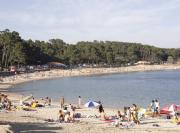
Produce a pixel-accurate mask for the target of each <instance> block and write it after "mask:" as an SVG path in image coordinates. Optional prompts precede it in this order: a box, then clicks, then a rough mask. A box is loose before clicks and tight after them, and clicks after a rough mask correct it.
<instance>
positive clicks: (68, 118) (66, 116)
mask: <svg viewBox="0 0 180 133" xmlns="http://www.w3.org/2000/svg"><path fill="white" fill-rule="evenodd" d="M64 121H65V122H71V117H70V112H67V113H66V114H65V117H64Z"/></svg>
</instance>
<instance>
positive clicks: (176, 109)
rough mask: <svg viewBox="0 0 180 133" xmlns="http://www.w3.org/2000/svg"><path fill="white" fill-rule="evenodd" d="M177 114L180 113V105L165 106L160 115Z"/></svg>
mask: <svg viewBox="0 0 180 133" xmlns="http://www.w3.org/2000/svg"><path fill="white" fill-rule="evenodd" d="M175 112H180V105H176V104H171V105H170V106H165V107H164V108H162V109H161V110H160V114H173V113H175Z"/></svg>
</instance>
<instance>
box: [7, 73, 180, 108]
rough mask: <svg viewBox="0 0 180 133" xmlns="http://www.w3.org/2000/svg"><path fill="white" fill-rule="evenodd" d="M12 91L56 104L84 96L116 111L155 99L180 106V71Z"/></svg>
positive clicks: (70, 80)
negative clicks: (49, 100) (49, 98)
mask: <svg viewBox="0 0 180 133" xmlns="http://www.w3.org/2000/svg"><path fill="white" fill-rule="evenodd" d="M9 91H11V92H16V93H21V94H23V95H28V94H33V95H34V96H35V97H38V98H40V97H46V96H49V97H51V98H52V99H53V100H55V101H59V99H60V97H62V96H64V97H65V101H66V102H68V103H77V102H78V96H81V97H82V101H83V102H84V103H85V102H87V101H88V100H94V101H101V102H102V103H103V105H104V106H105V107H113V108H114V107H115V108H122V107H123V106H131V105H132V104H133V103H135V104H137V105H139V106H143V107H147V106H148V105H149V104H150V102H151V101H152V100H153V99H158V100H159V102H160V104H161V106H165V105H169V104H172V103H175V104H180V70H166V71H151V72H131V73H120V74H108V75H98V76H97V75H96V76H79V77H63V78H56V79H49V80H38V81H31V82H27V83H23V84H19V85H16V86H14V87H12V88H10V89H9Z"/></svg>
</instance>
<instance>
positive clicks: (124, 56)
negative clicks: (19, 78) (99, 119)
mask: <svg viewBox="0 0 180 133" xmlns="http://www.w3.org/2000/svg"><path fill="white" fill-rule="evenodd" d="M179 59H180V49H165V48H157V47H154V46H149V45H142V44H140V43H129V42H113V41H105V42H103V41H93V42H85V41H81V42H78V43H77V44H76V45H70V44H67V43H65V42H64V41H63V40H61V39H51V40H49V42H44V41H39V40H36V41H32V40H23V39H22V38H21V37H20V36H19V33H18V32H15V31H13V32H10V31H9V30H8V29H6V30H4V31H1V32H0V68H1V69H2V68H8V67H9V66H10V65H38V64H46V63H48V62H51V61H57V62H62V63H65V64H67V65H72V66H74V65H78V64H84V63H85V64H99V65H102V64H103V65H104V64H106V65H110V66H112V65H114V66H122V65H127V64H134V63H135V62H137V61H140V60H144V61H149V62H151V63H152V64H154V63H156V64H161V63H164V62H167V61H168V62H171V63H172V62H176V61H177V60H179Z"/></svg>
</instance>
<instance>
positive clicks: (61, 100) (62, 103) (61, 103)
mask: <svg viewBox="0 0 180 133" xmlns="http://www.w3.org/2000/svg"><path fill="white" fill-rule="evenodd" d="M60 105H61V108H63V106H64V97H61V99H60Z"/></svg>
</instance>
